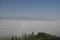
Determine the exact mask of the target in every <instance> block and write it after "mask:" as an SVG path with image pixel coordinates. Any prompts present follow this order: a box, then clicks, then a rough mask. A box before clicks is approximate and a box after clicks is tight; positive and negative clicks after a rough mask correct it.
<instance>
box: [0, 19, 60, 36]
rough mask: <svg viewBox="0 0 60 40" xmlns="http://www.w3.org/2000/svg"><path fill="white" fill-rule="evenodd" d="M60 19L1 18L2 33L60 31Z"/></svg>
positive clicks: (54, 32)
mask: <svg viewBox="0 0 60 40" xmlns="http://www.w3.org/2000/svg"><path fill="white" fill-rule="evenodd" d="M59 30H60V21H34V20H33V21H32V20H0V35H1V36H6V35H18V36H19V35H22V34H24V33H31V32H32V31H34V32H35V33H37V32H47V33H52V34H59V33H60V31H59Z"/></svg>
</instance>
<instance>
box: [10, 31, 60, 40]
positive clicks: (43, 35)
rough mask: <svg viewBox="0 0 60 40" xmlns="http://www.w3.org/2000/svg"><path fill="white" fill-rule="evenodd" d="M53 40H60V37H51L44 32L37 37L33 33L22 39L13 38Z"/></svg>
mask: <svg viewBox="0 0 60 40" xmlns="http://www.w3.org/2000/svg"><path fill="white" fill-rule="evenodd" d="M52 39H54V40H55V39H56V40H57V39H59V40H60V37H57V36H56V35H51V34H47V33H43V32H38V33H37V34H36V35H35V34H34V32H32V34H29V35H27V34H25V35H23V36H22V38H20V37H18V38H17V36H15V37H14V36H12V39H11V40H52Z"/></svg>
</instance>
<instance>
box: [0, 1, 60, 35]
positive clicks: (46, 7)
mask: <svg viewBox="0 0 60 40" xmlns="http://www.w3.org/2000/svg"><path fill="white" fill-rule="evenodd" d="M0 19H1V20H0V36H4V35H5V36H6V35H21V34H24V33H30V32H32V31H34V32H36V33H37V32H38V31H42V32H47V33H52V34H60V31H59V30H60V0H0ZM2 19H3V20H2ZM8 19H9V20H8ZM11 19H14V20H11ZM16 19H17V20H16Z"/></svg>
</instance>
